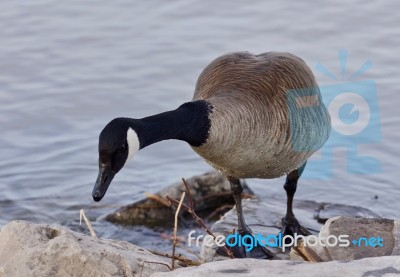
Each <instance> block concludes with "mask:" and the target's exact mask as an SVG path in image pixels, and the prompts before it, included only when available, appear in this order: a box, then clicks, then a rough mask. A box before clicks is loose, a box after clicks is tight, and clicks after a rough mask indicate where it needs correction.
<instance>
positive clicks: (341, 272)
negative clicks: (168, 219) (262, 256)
mask: <svg viewBox="0 0 400 277" xmlns="http://www.w3.org/2000/svg"><path fill="white" fill-rule="evenodd" d="M399 275H400V259H399V257H395V256H391V257H389V256H387V257H378V258H366V259H361V260H356V261H351V262H340V261H333V262H326V263H306V262H293V261H279V260H272V261H269V260H255V259H234V260H226V261H220V262H211V263H206V264H202V265H201V266H198V267H188V268H181V269H177V270H175V271H173V272H169V273H155V274H153V275H152V277H169V276H174V277H187V276H191V277H204V276H213V277H232V276H243V277H250V276H251V277H264V276H286V277H298V276H307V277H321V276H324V277H339V276H346V277H394V276H399Z"/></svg>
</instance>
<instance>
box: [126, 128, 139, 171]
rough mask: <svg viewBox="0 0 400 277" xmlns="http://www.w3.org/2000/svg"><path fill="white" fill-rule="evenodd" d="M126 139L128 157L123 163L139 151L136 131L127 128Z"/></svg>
mask: <svg viewBox="0 0 400 277" xmlns="http://www.w3.org/2000/svg"><path fill="white" fill-rule="evenodd" d="M126 141H127V142H128V158H127V159H126V162H125V164H126V163H127V162H128V161H129V160H131V159H132V158H133V156H134V155H135V154H136V152H137V151H139V146H140V145H139V138H138V136H137V134H136V132H135V131H134V130H133V129H132V128H129V129H128V133H127V135H126Z"/></svg>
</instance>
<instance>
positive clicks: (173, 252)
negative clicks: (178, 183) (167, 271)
mask: <svg viewBox="0 0 400 277" xmlns="http://www.w3.org/2000/svg"><path fill="white" fill-rule="evenodd" d="M185 194H186V192H183V193H182V197H181V201H179V204H178V208H177V209H176V212H175V225H174V243H173V245H172V270H174V269H175V249H176V242H177V239H176V232H177V230H178V215H179V211H180V210H181V207H182V203H183V200H184V199H185Z"/></svg>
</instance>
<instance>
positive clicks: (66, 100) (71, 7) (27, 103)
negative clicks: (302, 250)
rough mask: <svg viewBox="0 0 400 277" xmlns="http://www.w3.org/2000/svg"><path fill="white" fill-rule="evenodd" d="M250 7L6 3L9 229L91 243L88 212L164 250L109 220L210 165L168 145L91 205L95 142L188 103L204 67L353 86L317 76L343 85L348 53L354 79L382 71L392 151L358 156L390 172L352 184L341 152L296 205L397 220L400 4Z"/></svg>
mask: <svg viewBox="0 0 400 277" xmlns="http://www.w3.org/2000/svg"><path fill="white" fill-rule="evenodd" d="M249 3H250V2H240V3H239V4H233V3H230V2H227V1H219V2H217V1H209V2H208V3H207V1H206V2H205V1H168V3H167V2H165V1H142V2H134V1H129V0H117V1H98V0H96V1H84V2H83V1H77V0H76V1H68V2H66V1H65V2H62V1H18V2H15V1H1V2H0V24H1V26H2V27H1V28H0V103H1V104H0V130H1V136H0V153H1V159H0V191H1V193H0V225H4V224H5V223H6V222H8V221H10V220H13V219H25V220H30V221H34V222H40V223H49V224H59V225H65V226H69V227H72V228H74V229H76V230H82V231H84V230H85V228H83V227H82V228H80V227H79V225H78V224H79V210H80V209H81V208H85V209H87V212H86V213H87V215H88V216H89V217H90V218H91V219H92V220H94V221H95V220H96V219H97V218H99V217H100V219H99V220H97V221H96V222H94V227H95V229H96V231H97V232H98V233H99V235H101V236H103V237H111V238H118V239H127V240H129V241H132V242H134V243H138V244H141V245H147V244H149V243H150V244H151V243H152V241H157V240H159V239H158V233H157V232H156V231H152V230H148V229H146V228H140V227H137V228H134V229H133V230H127V229H124V228H121V227H118V226H113V225H111V224H109V223H106V222H105V221H102V220H101V216H102V215H104V214H106V213H108V212H110V211H112V210H114V209H115V208H116V207H119V206H121V205H123V204H128V203H131V202H133V201H135V200H138V199H141V198H143V192H145V191H149V192H153V193H154V192H156V191H158V190H159V189H160V188H162V187H164V186H166V185H169V184H171V183H174V182H177V181H178V180H179V179H180V178H181V177H190V176H192V175H195V174H201V173H203V172H206V171H208V170H210V167H209V166H208V165H207V164H206V163H205V162H204V161H203V160H202V159H201V158H199V157H198V156H197V155H196V154H195V153H194V152H193V151H192V150H191V149H190V147H189V146H188V145H186V144H184V143H182V142H178V141H167V142H162V143H159V144H156V145H153V146H151V147H148V148H146V149H144V150H143V151H140V153H138V155H137V156H136V157H135V158H134V161H132V162H131V163H130V164H129V168H125V169H124V170H122V171H121V172H120V173H119V174H118V176H117V177H116V178H115V180H114V182H113V184H112V185H111V187H110V189H109V190H108V193H107V195H106V197H105V198H104V199H103V200H102V202H100V203H94V202H93V200H92V197H91V191H92V188H93V184H94V181H95V179H96V177H97V158H98V156H97V155H98V154H97V142H98V135H99V133H100V131H101V130H102V128H103V127H104V125H105V124H106V123H108V122H109V121H110V120H111V119H112V118H114V117H118V116H129V117H136V118H140V117H144V116H148V115H152V114H155V113H159V112H162V111H165V110H171V109H175V108H176V107H178V106H179V105H180V104H181V103H183V102H184V101H188V100H190V99H191V97H192V94H193V90H194V86H195V82H196V79H197V77H198V75H199V74H200V72H201V71H202V69H203V68H204V67H205V66H206V65H207V64H208V63H209V62H210V61H211V60H212V59H214V58H216V57H217V56H219V55H221V54H224V53H226V52H230V51H238V50H247V51H250V52H253V53H261V52H267V51H288V52H292V53H294V54H296V55H298V56H300V57H302V58H303V59H304V60H305V61H306V62H307V63H308V64H309V65H310V67H311V68H312V69H313V71H314V73H315V75H316V77H317V80H318V82H319V83H320V84H321V85H329V84H335V83H337V82H346V78H345V80H341V79H340V78H339V81H335V80H331V79H330V78H328V77H326V76H325V75H323V74H321V73H320V72H318V71H317V70H315V67H316V65H317V63H321V64H323V65H324V66H325V67H326V68H328V69H329V70H330V71H331V72H332V73H333V74H334V75H335V76H340V63H339V59H338V50H340V49H346V50H348V54H349V56H348V60H347V67H346V74H345V76H350V75H351V74H352V73H354V72H356V71H357V70H358V69H359V67H360V66H361V65H362V64H363V63H364V62H365V61H366V60H368V59H369V60H370V61H371V62H372V63H373V67H372V68H371V69H369V70H368V71H366V72H365V73H363V74H362V76H360V77H358V79H357V80H374V81H375V82H376V91H377V96H378V106H379V113H380V119H379V120H380V126H381V129H380V130H381V132H382V140H381V141H378V142H375V143H370V144H368V145H360V146H359V147H358V146H357V147H358V149H357V151H359V153H361V154H365V155H366V154H369V155H373V156H374V157H376V158H377V159H378V160H379V161H380V163H381V171H380V172H378V173H373V174H367V175H356V174H352V173H351V172H348V171H347V169H346V161H347V159H346V147H341V148H340V147H338V148H337V149H335V151H334V153H333V163H332V166H331V167H332V168H329V169H328V170H332V172H333V176H332V177H331V178H328V179H325V180H316V179H304V180H301V181H300V184H299V188H298V192H297V194H296V198H298V199H311V200H316V201H325V202H335V203H343V204H352V205H359V206H362V207H367V208H370V209H371V210H373V211H375V212H377V213H379V214H381V215H382V216H385V217H389V218H396V217H397V218H399V214H398V211H399V210H400V201H399V198H400V189H399V186H400V185H399V183H398V182H399V180H400V170H399V169H398V166H399V165H400V163H399V158H398V157H399V156H400V147H398V143H399V141H400V135H399V134H400V133H399V132H398V124H399V108H398V104H399V99H400V97H399V95H398V94H397V93H399V91H398V87H397V85H398V82H399V74H398V72H399V64H400V56H399V55H398V52H399V45H400V27H399V24H398V23H399V22H398V16H397V14H396V10H397V9H398V8H400V3H399V2H397V1H379V2H377V1H375V2H370V1H368V2H366V1H344V0H341V1H335V2H332V3H330V4H329V5H323V6H322V5H321V6H318V5H317V4H316V3H315V2H314V1H300V2H296V3H293V2H291V3H289V1H280V2H279V3H267V2H266V1H252V2H251V4H249ZM357 80H356V81H357ZM249 183H250V185H251V186H252V188H253V189H254V190H255V191H256V193H257V194H259V195H260V196H261V197H262V198H264V199H265V201H267V200H268V197H271V196H282V197H283V196H284V195H285V193H284V190H283V189H282V184H283V179H282V178H281V179H275V180H249ZM376 196H377V199H376ZM282 212H283V211H282ZM149 236H150V237H152V236H154V240H152V239H149Z"/></svg>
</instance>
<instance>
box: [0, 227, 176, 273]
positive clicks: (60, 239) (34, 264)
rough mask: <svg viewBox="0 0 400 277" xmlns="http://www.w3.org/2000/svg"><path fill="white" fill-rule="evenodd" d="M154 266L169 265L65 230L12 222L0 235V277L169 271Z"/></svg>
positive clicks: (121, 244)
mask: <svg viewBox="0 0 400 277" xmlns="http://www.w3.org/2000/svg"><path fill="white" fill-rule="evenodd" d="M148 262H153V263H148ZM154 262H156V263H154ZM157 263H163V264H167V265H170V263H171V261H170V259H164V258H161V257H159V256H156V255H153V254H151V253H150V252H148V251H146V250H144V249H142V248H140V247H138V246H135V245H133V244H130V243H127V242H122V241H115V240H108V239H99V238H92V237H89V236H86V235H83V234H80V233H76V232H73V231H69V230H68V229H65V228H59V227H52V226H49V225H39V224H33V223H29V222H25V221H12V222H10V223H8V224H7V225H5V226H4V227H3V228H2V229H1V232H0V276H1V277H13V276H15V277H19V276H34V277H35V276H38V277H46V276H60V277H61V276H84V277H90V276H96V277H98V276H140V275H141V276H149V275H150V274H151V273H153V272H156V271H169V268H168V267H167V266H166V265H163V264H157ZM143 264H144V267H143Z"/></svg>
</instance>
